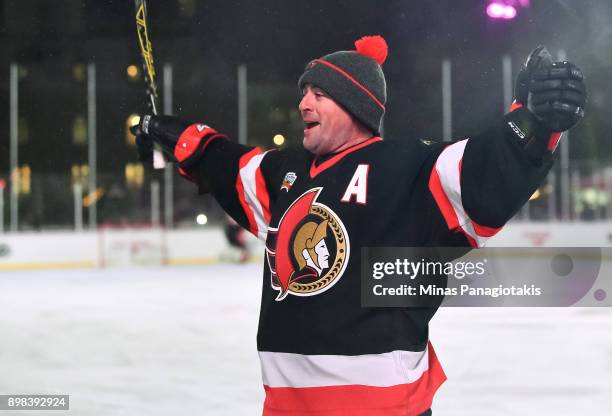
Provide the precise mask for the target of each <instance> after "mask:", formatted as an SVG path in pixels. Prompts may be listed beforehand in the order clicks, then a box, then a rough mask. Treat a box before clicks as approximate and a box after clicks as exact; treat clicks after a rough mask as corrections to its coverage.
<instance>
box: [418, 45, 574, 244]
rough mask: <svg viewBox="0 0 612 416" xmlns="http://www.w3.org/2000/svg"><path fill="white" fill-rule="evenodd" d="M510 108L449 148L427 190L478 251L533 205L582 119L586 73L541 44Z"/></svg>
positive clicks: (453, 226) (450, 224) (523, 73)
mask: <svg viewBox="0 0 612 416" xmlns="http://www.w3.org/2000/svg"><path fill="white" fill-rule="evenodd" d="M515 97H516V99H515V102H514V103H513V105H512V108H511V111H510V112H509V113H508V114H506V116H505V117H504V118H503V119H502V120H501V121H500V122H497V123H496V124H495V125H493V126H491V127H490V128H488V129H487V130H485V131H483V132H482V133H480V134H478V135H476V136H473V137H470V138H468V139H464V140H460V141H457V142H454V143H452V144H451V145H449V146H447V147H445V148H444V149H443V150H442V151H441V152H440V154H439V155H438V156H437V159H436V161H435V164H434V166H433V168H432V170H431V176H430V179H429V189H430V191H431V193H432V195H433V198H434V200H435V203H436V205H437V206H438V208H439V209H440V211H441V213H442V215H443V216H444V220H445V222H446V224H447V226H448V228H449V229H451V230H459V231H462V232H463V233H464V234H465V235H466V238H467V239H468V241H469V242H470V244H471V245H472V246H475V247H480V246H482V245H483V244H484V242H485V241H486V239H487V238H489V237H491V236H493V235H494V234H495V233H497V232H498V231H499V230H500V229H501V227H502V226H503V225H504V224H505V223H506V222H507V221H508V220H509V219H510V218H512V216H514V215H515V214H516V212H517V211H518V210H519V209H520V208H521V207H522V206H523V205H524V204H525V202H527V201H528V199H529V197H530V196H531V195H532V194H533V192H535V190H536V189H537V188H538V186H540V184H541V183H542V182H543V181H544V179H545V178H546V175H547V173H548V171H549V170H550V168H551V166H552V164H553V160H552V154H553V152H554V151H555V149H556V147H557V144H558V142H559V139H560V137H561V133H562V132H563V131H566V130H568V129H570V128H571V127H573V126H574V125H575V124H576V123H578V121H579V120H580V119H581V118H582V117H583V116H584V105H585V101H586V90H585V86H584V81H583V76H582V73H581V71H580V70H579V69H578V68H577V67H576V66H575V65H573V64H571V63H569V62H555V63H553V62H552V59H551V58H550V54H548V51H546V49H545V48H544V47H539V48H537V49H536V50H534V51H533V52H532V54H531V55H530V56H529V58H528V60H527V62H526V64H525V66H524V67H523V69H522V70H521V72H520V73H519V76H518V79H517V84H516V89H515Z"/></svg>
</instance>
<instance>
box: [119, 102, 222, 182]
mask: <svg viewBox="0 0 612 416" xmlns="http://www.w3.org/2000/svg"><path fill="white" fill-rule="evenodd" d="M130 130H131V132H132V133H133V134H134V135H135V136H136V145H137V147H138V156H139V159H140V160H141V161H143V162H150V161H151V160H152V154H153V143H158V144H159V145H160V147H161V149H162V151H163V152H164V154H165V156H166V159H167V160H169V161H172V162H176V163H178V165H179V172H180V173H181V174H182V175H183V176H186V177H187V178H188V179H193V178H192V176H191V175H190V174H189V171H190V169H191V168H192V167H193V166H194V165H195V164H196V162H197V161H199V160H200V158H201V157H202V155H203V154H204V150H205V149H206V146H207V145H208V143H210V142H211V141H212V140H213V139H216V138H225V136H224V135H222V134H219V133H218V132H217V131H216V130H215V129H213V128H211V127H209V126H207V125H205V124H198V123H195V124H194V123H191V122H188V121H185V120H182V119H180V118H178V117H173V116H155V115H151V114H147V115H145V116H143V117H142V118H141V121H140V123H139V124H137V125H135V126H133V127H131V128H130Z"/></svg>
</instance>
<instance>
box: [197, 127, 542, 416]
mask: <svg viewBox="0 0 612 416" xmlns="http://www.w3.org/2000/svg"><path fill="white" fill-rule="evenodd" d="M551 165H552V162H551V158H550V157H546V158H545V159H543V160H531V159H529V158H528V157H527V156H526V154H525V152H524V150H523V149H522V148H521V146H519V144H518V143H517V142H516V141H515V140H514V138H513V137H510V135H508V134H507V133H505V127H504V124H503V123H500V124H498V125H497V126H494V127H493V128H491V129H489V130H487V131H485V132H484V133H482V134H480V135H477V136H474V137H471V138H466V139H463V140H458V141H454V142H450V143H431V142H428V141H420V140H405V141H399V140H383V139H382V138H380V137H374V138H371V139H369V140H367V141H365V142H363V143H360V144H358V145H355V146H353V147H350V148H348V149H346V150H344V151H342V152H340V153H337V154H332V155H327V156H325V157H315V156H314V155H313V154H311V153H309V152H308V151H306V150H304V149H302V148H295V149H292V148H288V149H283V150H277V151H268V152H262V151H260V150H259V149H254V148H248V147H244V146H241V145H238V144H236V143H233V142H231V141H228V140H222V139H220V140H214V141H213V142H211V143H210V144H209V145H208V147H207V149H206V153H205V155H204V157H203V159H202V161H201V162H200V163H199V165H198V166H197V167H196V169H195V171H194V172H195V176H196V178H197V181H198V183H199V185H200V187H201V188H202V189H203V190H210V191H211V192H212V193H213V194H214V195H215V197H216V198H217V200H218V201H219V203H220V204H221V205H222V207H223V208H224V209H225V210H226V211H227V212H228V213H229V214H230V215H231V216H232V217H233V218H234V219H235V220H236V221H237V222H238V223H239V224H241V225H242V226H243V227H245V228H247V229H248V230H250V231H251V232H252V233H253V234H254V235H256V236H257V237H259V238H260V239H262V240H264V241H265V242H266V261H265V265H264V273H263V278H264V285H263V292H262V300H261V312H260V317H259V331H258V336H257V345H258V350H259V355H260V359H261V366H262V373H263V383H264V388H265V390H266V400H265V404H264V413H263V414H264V415H269V416H272V415H274V416H275V415H298V414H299V415H301V414H308V415H313V416H314V415H320V416H333V415H347V414H350V415H357V416H358V415H369V416H372V415H374V416H376V415H385V416H387V415H398V416H399V415H402V416H411V415H419V414H420V413H422V412H424V411H425V410H426V409H428V408H429V407H430V406H431V402H432V399H433V395H434V393H435V391H436V390H437V388H438V387H439V386H440V385H441V384H442V383H443V382H444V380H445V375H444V372H443V370H442V368H441V366H440V364H439V362H438V360H437V358H436V355H435V353H434V350H433V347H432V346H431V343H430V342H429V340H428V323H429V320H430V319H431V317H432V316H433V314H434V313H435V308H429V309H427V308H419V309H416V308H415V309H410V308H363V307H361V303H360V302H361V292H360V284H361V283H360V270H359V268H360V248H361V247H381V246H395V247H400V246H407V247H414V246H438V247H442V246H466V247H469V246H472V247H480V246H482V245H483V244H484V243H485V241H486V240H487V238H489V237H491V236H492V235H494V234H495V233H496V232H497V231H499V230H500V228H501V227H502V226H503V225H504V223H506V222H507V221H508V220H509V219H510V218H511V217H512V216H513V215H514V214H515V213H516V212H517V210H518V209H519V208H520V207H521V206H522V205H523V204H524V203H525V202H526V201H527V200H528V199H529V197H530V195H531V194H532V193H533V192H534V191H535V189H536V188H537V186H538V185H539V184H540V183H541V182H542V180H543V179H544V178H545V176H546V174H547V172H548V170H549V169H550V166H551Z"/></svg>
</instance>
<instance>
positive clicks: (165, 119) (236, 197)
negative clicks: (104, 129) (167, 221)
mask: <svg viewBox="0 0 612 416" xmlns="http://www.w3.org/2000/svg"><path fill="white" fill-rule="evenodd" d="M133 132H134V134H135V135H136V139H137V144H138V148H139V152H140V154H141V160H149V155H148V153H149V152H150V149H151V148H152V144H153V143H158V144H160V146H161V148H162V150H163V151H164V153H165V154H166V158H167V159H168V160H171V161H174V162H176V163H177V164H178V167H179V173H180V174H181V175H182V176H184V177H185V178H187V179H189V180H191V181H192V182H194V183H196V184H197V185H198V189H199V190H200V192H201V193H205V192H211V193H212V194H213V195H214V196H215V198H216V199H217V201H218V202H219V203H220V205H221V206H222V207H223V209H224V210H225V211H226V212H227V213H228V214H229V215H230V216H231V217H232V218H234V220H236V222H238V224H240V225H241V226H242V227H244V228H246V229H247V230H249V231H251V233H253V234H254V235H255V236H256V237H258V238H260V239H263V240H265V238H266V234H267V228H268V224H269V222H270V201H271V198H272V200H273V198H274V195H271V194H270V192H268V189H271V187H270V186H269V181H270V180H271V176H272V173H271V172H274V171H275V167H274V166H275V164H274V162H275V158H274V157H269V156H268V152H266V153H264V152H262V151H261V150H260V149H258V148H254V147H248V146H242V145H240V144H237V143H234V142H231V141H230V140H228V139H227V137H226V136H225V135H223V134H220V133H219V132H217V131H216V130H215V129H213V128H211V127H209V126H207V125H205V124H201V123H191V122H187V121H184V120H181V119H179V118H176V117H170V116H160V117H158V116H154V115H146V116H144V117H143V118H142V121H141V123H140V124H139V125H138V126H136V127H135V128H133ZM264 159H265V162H264Z"/></svg>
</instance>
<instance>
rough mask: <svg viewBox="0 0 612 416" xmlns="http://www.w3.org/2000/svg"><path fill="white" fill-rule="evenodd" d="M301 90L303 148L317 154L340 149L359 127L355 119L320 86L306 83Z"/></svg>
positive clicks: (300, 107)
mask: <svg viewBox="0 0 612 416" xmlns="http://www.w3.org/2000/svg"><path fill="white" fill-rule="evenodd" d="M303 94H304V96H303V98H302V101H300V105H299V109H300V114H301V115H302V120H303V121H304V124H305V125H304V148H306V150H308V151H310V152H312V153H314V154H316V155H324V154H327V153H333V152H336V151H338V150H341V148H342V147H343V146H344V145H345V144H346V143H347V142H349V141H350V140H351V139H352V138H353V136H354V134H355V131H356V129H358V128H359V126H358V125H357V122H356V121H354V120H353V118H352V117H351V116H350V114H349V113H347V112H346V111H345V110H344V109H343V108H342V107H340V106H339V105H338V104H336V102H335V101H334V100H333V99H332V98H331V97H330V96H329V95H327V94H326V93H325V91H323V90H322V89H320V88H318V87H315V86H313V85H310V84H306V85H305V86H304V90H303Z"/></svg>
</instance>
